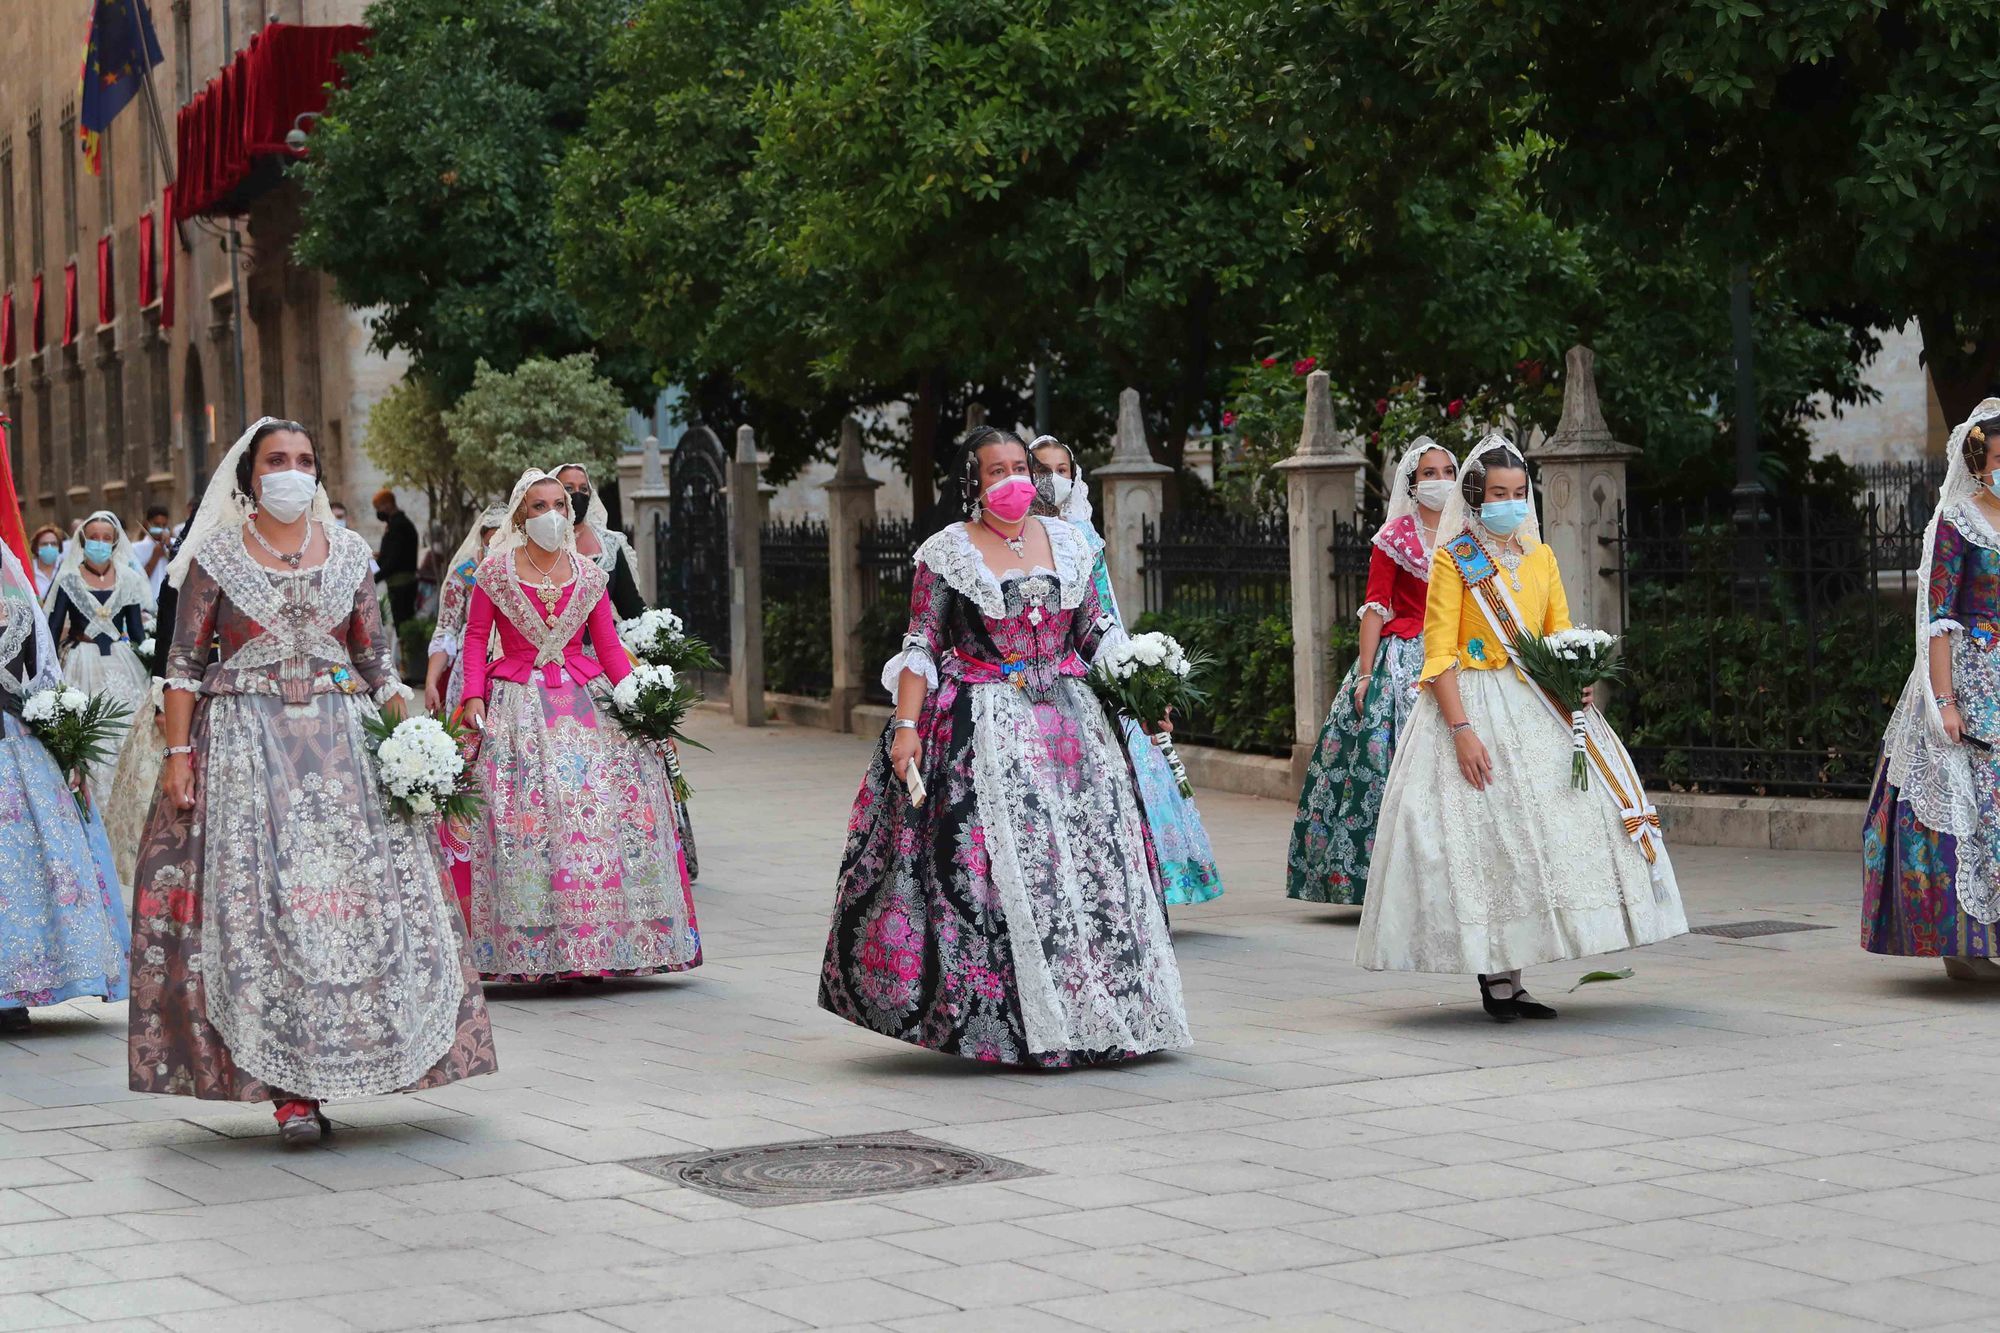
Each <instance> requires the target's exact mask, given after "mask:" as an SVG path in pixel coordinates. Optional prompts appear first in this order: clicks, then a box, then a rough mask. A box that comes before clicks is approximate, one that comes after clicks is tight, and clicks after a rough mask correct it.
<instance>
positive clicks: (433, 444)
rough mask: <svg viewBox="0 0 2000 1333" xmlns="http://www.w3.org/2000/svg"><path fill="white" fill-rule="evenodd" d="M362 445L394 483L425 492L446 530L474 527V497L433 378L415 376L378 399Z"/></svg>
mask: <svg viewBox="0 0 2000 1333" xmlns="http://www.w3.org/2000/svg"><path fill="white" fill-rule="evenodd" d="M363 448H364V449H365V451H366V452H367V454H368V460H369V461H370V462H371V463H373V464H375V466H376V467H378V468H380V469H382V472H383V475H385V476H386V477H388V479H389V484H390V485H392V486H408V487H412V488H414V489H417V490H420V491H422V492H423V493H424V496H425V498H426V499H427V500H428V501H429V504H430V513H431V517H432V518H433V519H434V520H436V521H437V522H439V523H442V524H443V525H444V528H445V530H446V531H447V532H453V533H456V532H460V531H463V530H464V529H465V528H467V527H470V526H471V524H472V510H473V507H474V496H473V494H472V492H470V491H469V490H467V489H466V485H465V478H464V477H463V476H462V475H461V474H460V472H459V468H458V458H457V451H456V449H455V448H454V447H453V445H452V440H451V436H450V435H449V434H448V433H447V432H446V431H445V428H444V407H443V404H442V403H440V402H439V400H438V394H437V389H436V387H435V386H434V385H432V384H431V382H430V381H429V380H427V379H424V378H423V377H422V376H420V375H410V376H408V377H406V378H405V379H404V380H403V381H402V382H401V383H400V384H398V385H396V387H395V388H393V389H391V390H389V392H387V393H385V394H383V395H382V397H381V398H379V399H378V400H376V403H375V406H374V407H372V408H370V409H369V411H368V433H367V435H366V437H365V438H364V441H363Z"/></svg>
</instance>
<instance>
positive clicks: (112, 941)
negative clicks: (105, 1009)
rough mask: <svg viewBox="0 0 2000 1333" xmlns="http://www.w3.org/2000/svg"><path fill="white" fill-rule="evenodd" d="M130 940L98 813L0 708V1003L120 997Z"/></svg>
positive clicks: (125, 988)
mask: <svg viewBox="0 0 2000 1333" xmlns="http://www.w3.org/2000/svg"><path fill="white" fill-rule="evenodd" d="M131 941H132V935H131V928H130V927H129V926H128V925H127V924H126V920H125V904H124V901H123V899H122V897H121V895H120V892H119V887H118V871H117V868H116V866H115V864H114V863H113V861H112V857H111V844H110V842H109V841H108V840H107V839H106V838H105V836H104V825H103V823H102V822H101V821H100V820H99V819H98V817H97V815H96V813H95V811H93V812H92V813H91V814H90V815H89V816H88V817H85V816H82V815H79V814H78V812H77V808H76V800H75V798H74V797H72V796H71V795H70V791H69V784H68V783H67V782H65V781H64V780H63V775H62V773H61V771H60V770H59V769H57V768H56V763H55V760H54V759H51V758H50V757H49V752H48V751H47V750H45V749H43V748H42V743H41V742H40V741H38V740H36V739H35V738H34V736H33V735H32V734H31V733H30V732H29V731H28V730H27V728H26V727H25V726H23V725H22V723H21V720H20V719H19V718H17V717H15V716H14V715H13V714H11V713H8V714H0V1009H19V1008H21V1007H23V1006H29V1005H47V1004H60V1003H62V1002H63V1001H64V1000H70V999H75V998H77V997H78V996H84V995H95V996H98V997H99V998H101V999H105V1000H122V999H124V998H126V995H127V994H128V992H129V974H128V972H127V970H126V969H127V963H128V958H127V955H128V954H129V953H130V951H131Z"/></svg>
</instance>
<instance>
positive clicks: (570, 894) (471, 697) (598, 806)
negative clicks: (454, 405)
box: [459, 469, 701, 982]
mask: <svg viewBox="0 0 2000 1333" xmlns="http://www.w3.org/2000/svg"><path fill="white" fill-rule="evenodd" d="M492 549H493V553H492V554H491V555H489V556H488V557H487V559H486V562H485V563H484V564H483V565H481V566H480V569H479V578H478V582H477V584H476V585H475V586H474V588H473V590H472V598H471V601H470V603H469V605H468V608H467V613H466V627H465V640H464V649H463V652H462V655H461V657H460V659H459V663H460V666H461V668H462V669H463V671H464V673H465V691H464V698H465V705H464V708H465V720H466V723H467V725H469V726H471V727H473V728H475V729H477V730H479V731H481V732H482V740H481V745H480V755H479V776H480V785H481V788H482V795H483V796H484V798H485V807H484V809H483V811H482V814H481V817H480V819H479V820H478V821H477V825H476V827H475V828H474V829H473V830H472V837H471V842H472V900H471V927H470V933H471V937H472V942H471V952H472V960H473V965H474V966H475V967H477V968H478V970H479V974H480V976H481V977H482V978H483V979H485V980H487V981H508V982H537V981H563V980H572V979H583V978H598V977H612V976H621V977H627V976H646V975H649V974H652V973H658V972H681V971H685V970H687V969H688V968H692V967H697V966H699V965H700V963H701V935H700V932H699V931H698V929H697V928H696V925H695V917H694V899H693V897H692V895H691V894H690V893H689V890H688V879H687V869H686V864H685V861H684V859H683V857H682V855H681V846H680V839H679V837H678V836H677V835H676V833H675V831H674V819H673V811H672V807H671V805H670V803H669V800H668V795H667V792H668V785H667V775H666V768H665V766H664V765H663V764H662V763H661V762H660V759H659V757H658V756H657V755H656V754H654V753H653V751H652V750H651V749H650V748H649V747H648V746H647V745H645V744H644V743H642V742H639V741H636V740H633V739H632V738H630V737H628V736H627V735H626V734H625V733H624V732H622V731H621V730H619V729H618V727H617V725H616V724H615V723H613V722H612V721H611V720H610V719H609V718H608V717H606V716H604V715H603V714H602V713H601V711H600V709H599V706H598V703H597V701H596V699H595V698H594V697H593V694H592V687H595V688H596V689H599V690H602V689H603V688H604V687H605V685H604V684H599V682H604V683H606V684H611V685H615V684H616V683H617V682H618V681H620V680H623V679H624V678H625V676H626V675H627V674H628V673H629V672H630V671H631V669H632V668H631V664H630V663H629V662H628V661H627V659H626V656H625V653H624V651H623V650H622V649H621V648H620V647H619V644H618V628H617V621H616V618H615V616H614V615H613V613H612V608H611V601H610V598H609V596H608V595H607V588H608V585H609V579H608V578H607V576H606V575H605V573H604V571H603V570H601V569H599V568H598V567H597V565H596V564H595V563H594V562H592V561H590V560H588V559H584V558H582V557H580V556H579V555H578V554H577V550H576V543H575V535H574V529H573V526H572V524H571V522H570V518H569V505H568V497H567V496H566V495H565V494H564V492H563V488H562V483H561V482H559V481H557V480H556V479H555V478H554V477H552V476H550V475H548V474H547V473H544V472H541V471H538V470H534V469H530V470H529V471H527V472H525V473H523V474H522V475H521V480H520V481H519V482H517V483H516V484H515V486H514V493H513V495H512V497H510V499H509V501H508V506H507V522H506V524H505V526H503V527H502V528H501V530H500V535H499V536H498V537H496V538H495V539H494V541H493V548H492ZM496 628H497V630H498V632H499V633H498V640H499V641H498V645H497V650H496V651H492V652H487V651H482V650H483V649H484V648H485V646H486V645H487V644H488V643H489V640H490V636H491V633H492V631H494V630H495V629H496ZM586 631H588V633H589V636H590V641H591V643H592V644H593V645H594V646H595V647H596V649H597V655H596V656H592V655H591V654H590V653H587V652H585V651H584V635H585V632H586Z"/></svg>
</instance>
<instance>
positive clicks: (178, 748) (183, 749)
mask: <svg viewBox="0 0 2000 1333" xmlns="http://www.w3.org/2000/svg"><path fill="white" fill-rule="evenodd" d="M166 753H168V754H193V753H194V747H193V746H192V745H169V746H168V747H167V749H166Z"/></svg>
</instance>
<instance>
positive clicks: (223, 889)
mask: <svg viewBox="0 0 2000 1333" xmlns="http://www.w3.org/2000/svg"><path fill="white" fill-rule="evenodd" d="M326 537H327V543H328V548H327V556H326V559H325V560H324V561H322V562H321V563H319V564H317V565H314V566H311V567H309V568H305V569H301V570H298V571H280V570H274V569H268V568H266V567H264V566H263V565H260V564H259V563H257V561H255V560H254V559H252V558H251V556H250V553H249V551H248V550H247V549H246V548H245V545H244V543H245V541H246V540H248V538H247V537H246V535H245V534H244V532H243V531H242V530H241V529H240V528H235V527H225V528H222V529H219V530H217V531H215V532H212V533H210V534H208V535H207V536H206V537H203V538H202V539H201V545H200V546H199V547H198V548H197V549H196V551H195V553H194V561H193V563H192V565H190V566H189V569H188V572H187V577H186V579H185V580H184V582H183V583H182V586H181V589H180V601H179V611H178V613H177V616H176V623H175V629H174V641H173V645H172V647H171V648H170V649H169V651H168V654H167V688H168V689H169V690H184V691H189V692H192V693H194V694H196V695H197V696H198V698H197V700H196V703H195V709H194V724H193V729H192V732H191V734H190V743H191V744H192V745H193V746H194V755H193V759H194V791H195V804H194V808H193V809H192V810H182V809H179V808H178V807H177V806H176V805H175V804H174V802H173V801H172V800H171V799H170V798H168V797H167V795H166V793H165V789H164V786H162V788H161V789H160V791H159V792H158V794H157V795H156V797H155V800H154V803H153V813H152V817H151V819H150V820H149V821H148V822H147V825H146V837H145V841H144V843H143V844H142V848H141V851H140V856H139V873H138V883H137V886H136V888H135V890H134V902H133V908H132V922H133V929H132V959H133V963H134V970H133V978H132V981H133V985H132V1008H131V1044H130V1061H131V1085H132V1087H133V1088H134V1089H135V1090H137V1091H140V1092H161V1093H173V1094H176V1095H180V1096H188V1097H204V1098H213V1099H219V1100H223V1101H267V1100H273V1099H275V1098H277V1097H278V1096H279V1095H280V1094H283V1095H286V1096H293V1097H307V1098H315V1099H318V1100H322V1101H325V1100H331V1099H334V1098H343V1097H366V1096H372V1095H375V1094H377V1093H384V1092H394V1091H408V1090H412V1089H416V1088H428V1087H436V1086H438V1085H441V1084H445V1083H451V1082H454V1081H456V1080H458V1079H461V1078H468V1077H471V1076H472V1075H475V1074H485V1073H490V1072H492V1071H493V1069H494V1068H496V1063H495V1060H494V1054H493V1034H492V1031H491V1028H490V1026H489V1024H488V1022H487V1017H486V1002H485V999H484V997H483V995H482V993H481V991H480V989H479V985H478V981H477V978H476V977H475V976H474V974H473V972H472V969H471V967H470V966H469V965H468V964H467V962H466V959H465V956H464V949H463V943H464V941H463V928H462V926H461V924H460V921H459V916H458V913H457V911H456V910H454V909H453V907H452V905H451V902H450V900H449V898H448V896H447V894H448V890H447V887H446V884H445V880H444V876H443V873H442V871H441V870H440V869H439V865H438V860H437V843H436V839H435V835H434V834H433V832H432V830H431V828H430V825H429V822H428V821H424V820H418V819H408V818H404V817H402V816H399V815H395V814H393V813H391V811H390V809H389V805H388V800H387V797H386V795H385V793H384V791H383V788H382V784H381V781H380V779H379V777H378V775H377V773H376V768H375V758H374V755H373V753H372V752H371V751H370V750H369V748H368V745H367V743H366V734H365V732H364V730H363V722H364V721H365V720H366V719H368V718H370V717H372V716H373V715H374V714H375V711H376V701H377V700H386V699H387V698H389V697H390V696H391V695H392V694H397V693H400V692H401V690H402V686H401V684H400V682H398V681H397V679H396V676H395V666H394V664H395V641H394V640H393V639H392V638H390V637H389V635H388V634H387V633H385V632H384V629H383V625H382V619H381V612H380V609H379V606H378V603H377V601H376V598H375V589H374V585H373V583H372V581H371V580H370V578H369V574H368V561H369V551H368V547H367V544H366V543H365V542H363V541H362V540H361V538H360V537H358V536H356V535H355V534H353V533H351V532H348V531H347V530H345V529H343V528H328V529H327V530H326Z"/></svg>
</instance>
